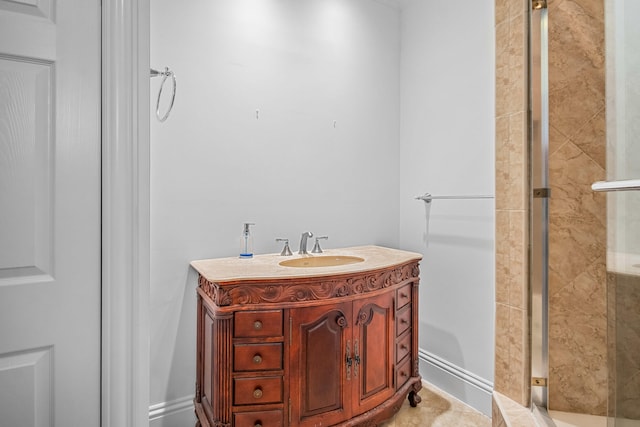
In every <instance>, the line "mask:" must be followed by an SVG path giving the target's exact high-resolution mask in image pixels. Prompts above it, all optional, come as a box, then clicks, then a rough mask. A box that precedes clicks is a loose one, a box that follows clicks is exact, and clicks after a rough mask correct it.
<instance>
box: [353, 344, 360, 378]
mask: <svg viewBox="0 0 640 427" xmlns="http://www.w3.org/2000/svg"><path fill="white" fill-rule="evenodd" d="M354 354H355V357H354V360H355V361H356V365H355V367H354V369H353V376H354V377H356V378H358V367H359V366H360V349H359V344H358V340H355V342H354Z"/></svg>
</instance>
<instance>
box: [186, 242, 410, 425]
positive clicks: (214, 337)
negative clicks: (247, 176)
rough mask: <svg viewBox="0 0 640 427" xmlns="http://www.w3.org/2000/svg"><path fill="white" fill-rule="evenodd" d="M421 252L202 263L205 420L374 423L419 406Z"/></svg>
mask: <svg viewBox="0 0 640 427" xmlns="http://www.w3.org/2000/svg"><path fill="white" fill-rule="evenodd" d="M420 259H421V255H420V254H416V253H412V252H406V251H400V250H395V249H388V248H383V247H379V246H361V247H354V248H345V249H336V250H327V251H325V253H323V254H317V255H316V254H314V255H296V256H293V257H283V256H278V255H258V256H255V257H254V258H252V259H249V260H247V259H238V258H222V259H212V260H201V261H194V262H192V263H191V265H192V267H193V268H194V269H195V270H196V271H197V272H198V273H199V279H198V280H199V283H198V285H199V286H198V314H197V316H198V330H197V379H196V395H195V410H196V415H197V417H198V423H197V424H196V425H198V426H205V427H276V426H277V427H283V426H289V427H297V426H305V427H307V426H308V427H316V426H327V427H328V426H376V425H378V424H379V423H380V422H382V421H384V420H386V419H389V418H390V417H392V416H393V414H395V413H396V412H397V411H398V410H399V409H400V406H401V405H402V402H403V401H404V399H405V397H407V396H408V399H409V402H410V404H411V406H416V404H418V403H419V402H420V397H419V396H418V394H417V393H418V391H419V390H420V389H421V387H422V385H421V378H420V374H419V372H418V330H417V326H418V283H419V267H418V263H419V261H420ZM281 263H282V264H284V265H281Z"/></svg>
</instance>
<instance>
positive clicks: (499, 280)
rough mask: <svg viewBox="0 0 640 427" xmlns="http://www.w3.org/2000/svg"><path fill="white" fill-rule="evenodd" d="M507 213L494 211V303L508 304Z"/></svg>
mask: <svg viewBox="0 0 640 427" xmlns="http://www.w3.org/2000/svg"><path fill="white" fill-rule="evenodd" d="M509 246H510V245H509V212H508V211H505V210H496V252H495V257H496V302H497V303H500V304H509V281H510V276H509Z"/></svg>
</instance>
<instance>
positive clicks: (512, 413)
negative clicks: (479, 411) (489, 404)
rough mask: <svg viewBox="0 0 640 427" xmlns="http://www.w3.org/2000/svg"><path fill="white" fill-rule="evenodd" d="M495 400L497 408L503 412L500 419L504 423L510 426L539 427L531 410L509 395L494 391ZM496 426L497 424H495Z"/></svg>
mask: <svg viewBox="0 0 640 427" xmlns="http://www.w3.org/2000/svg"><path fill="white" fill-rule="evenodd" d="M493 402H494V405H495V406H496V410H497V411H498V412H499V413H500V414H501V418H500V419H501V420H503V421H504V425H507V426H509V427H537V423H536V422H535V420H534V419H533V416H532V415H531V411H530V410H529V409H528V408H526V407H524V406H523V405H521V404H519V403H517V402H515V401H513V400H512V399H510V398H509V397H508V396H505V395H503V394H502V393H499V392H495V391H494V393H493ZM495 426H496V424H494V427H495Z"/></svg>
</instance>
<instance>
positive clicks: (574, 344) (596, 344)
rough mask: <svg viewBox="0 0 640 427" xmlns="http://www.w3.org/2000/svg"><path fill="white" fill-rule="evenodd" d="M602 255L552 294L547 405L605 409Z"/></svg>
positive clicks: (594, 412) (594, 410) (599, 412)
mask: <svg viewBox="0 0 640 427" xmlns="http://www.w3.org/2000/svg"><path fill="white" fill-rule="evenodd" d="M604 270H605V269H604V257H601V258H600V259H598V260H597V261H596V262H594V263H592V265H591V266H589V268H587V269H586V270H585V271H584V272H583V273H582V274H580V275H579V276H578V277H577V278H576V279H575V280H574V281H573V282H571V283H570V284H568V285H567V286H565V287H563V288H562V289H561V290H560V291H558V292H555V293H552V294H550V296H549V408H550V409H554V410H560V411H567V412H580V413H586V414H592V415H606V406H607V394H608V389H607V380H608V372H607V344H606V333H607V307H606V279H605V272H604Z"/></svg>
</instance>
